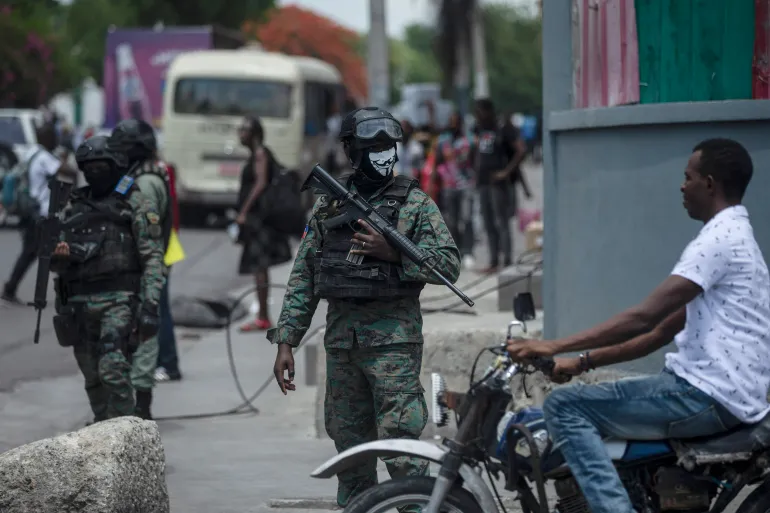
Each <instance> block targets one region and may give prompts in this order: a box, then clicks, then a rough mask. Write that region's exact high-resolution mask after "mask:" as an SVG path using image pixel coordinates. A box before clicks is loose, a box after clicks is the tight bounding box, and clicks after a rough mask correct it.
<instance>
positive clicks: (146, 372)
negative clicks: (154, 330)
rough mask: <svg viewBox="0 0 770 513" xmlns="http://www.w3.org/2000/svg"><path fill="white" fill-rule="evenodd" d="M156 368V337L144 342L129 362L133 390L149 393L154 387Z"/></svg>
mask: <svg viewBox="0 0 770 513" xmlns="http://www.w3.org/2000/svg"><path fill="white" fill-rule="evenodd" d="M157 366H158V337H157V336H155V337H152V338H150V339H147V340H145V341H144V342H142V343H141V344H139V347H138V348H137V349H136V351H135V352H134V355H133V358H132V361H131V384H133V386H134V389H135V390H141V391H145V392H146V391H149V390H152V387H153V386H154V385H155V369H156V368H157Z"/></svg>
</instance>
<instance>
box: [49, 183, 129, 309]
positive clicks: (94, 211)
mask: <svg viewBox="0 0 770 513" xmlns="http://www.w3.org/2000/svg"><path fill="white" fill-rule="evenodd" d="M135 190H137V189H136V187H135V186H133V185H132V186H131V188H130V189H129V190H128V191H126V194H121V193H119V192H115V191H113V192H112V193H110V194H109V196H107V197H106V198H103V199H99V200H94V199H92V198H89V194H88V188H87V187H84V188H82V189H79V190H77V191H75V192H74V193H73V194H72V199H71V203H70V208H69V209H68V210H67V212H65V215H66V217H65V219H64V221H63V222H62V226H61V229H62V231H63V232H64V234H65V241H66V242H67V243H68V244H69V247H70V258H69V262H70V264H69V266H68V267H67V269H66V271H65V272H63V273H61V274H60V276H59V281H60V286H61V287H62V292H63V293H64V294H65V296H66V297H72V296H78V295H88V294H98V293H102V292H117V291H127V292H136V293H138V292H139V290H140V279H141V273H142V266H141V262H140V260H139V254H138V252H137V249H136V242H135V240H134V234H133V230H132V222H133V208H132V206H131V204H130V203H129V202H128V198H129V197H130V195H131V194H132V193H133V192H134V191H135Z"/></svg>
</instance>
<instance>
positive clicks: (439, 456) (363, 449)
mask: <svg viewBox="0 0 770 513" xmlns="http://www.w3.org/2000/svg"><path fill="white" fill-rule="evenodd" d="M445 455H446V450H445V449H443V448H441V447H439V446H437V445H435V444H432V443H429V442H422V441H420V440H403V439H401V440H377V441H375V442H368V443H365V444H361V445H357V446H355V447H353V448H351V449H348V450H347V451H344V452H342V453H340V454H338V455H337V456H334V457H333V458H331V459H330V460H329V461H327V462H326V463H324V464H323V465H321V466H320V467H318V468H317V469H315V470H314V471H313V473H312V474H310V475H311V476H312V477H315V478H318V479H329V478H330V477H334V476H336V475H337V474H339V473H340V472H342V471H343V470H347V469H349V468H352V467H355V466H358V465H360V464H361V463H363V462H365V461H371V459H372V458H381V457H395V456H408V457H410V458H419V459H423V460H428V461H432V462H434V463H439V464H440V463H441V462H442V461H443V460H444V456H445ZM460 477H462V479H463V482H464V484H465V487H466V488H467V489H468V491H470V492H471V493H472V494H473V496H474V497H475V498H476V501H477V502H478V503H479V505H480V506H481V509H482V511H484V512H485V513H498V512H499V509H498V508H497V503H496V502H495V498H494V496H493V495H492V492H490V491H489V487H488V486H487V484H486V483H485V482H484V479H483V478H482V477H481V476H480V475H479V474H478V473H476V472H475V471H474V470H473V469H472V468H471V467H470V466H469V465H468V464H466V463H463V464H462V466H461V467H460Z"/></svg>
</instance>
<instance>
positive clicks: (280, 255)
mask: <svg viewBox="0 0 770 513" xmlns="http://www.w3.org/2000/svg"><path fill="white" fill-rule="evenodd" d="M238 132H239V135H240V139H241V144H243V145H244V146H246V148H248V149H249V153H250V155H249V159H248V160H247V161H246V163H245V164H244V166H243V170H242V171H241V187H240V192H239V194H238V209H239V214H238V217H237V218H236V220H235V222H236V223H238V226H239V227H240V235H239V243H241V244H243V253H242V254H241V262H240V267H239V269H238V272H239V274H241V275H253V276H255V277H256V284H257V302H258V303H259V313H258V314H257V318H256V319H255V320H254V321H251V322H248V323H246V324H244V325H242V326H241V328H240V330H241V331H242V332H246V331H262V330H267V329H268V328H270V327H271V326H272V324H271V323H270V317H269V315H268V313H269V312H268V297H269V294H270V289H269V284H270V281H269V276H268V269H269V268H270V267H272V266H275V265H280V264H283V263H285V262H288V261H289V260H291V249H290V247H289V239H288V236H286V235H285V234H282V233H279V232H277V231H276V230H274V229H272V228H270V227H269V226H267V225H265V224H264V223H263V219H262V215H261V212H260V201H259V200H260V197H261V196H262V194H265V193H267V194H269V190H268V185H269V184H270V182H271V180H272V179H273V173H274V172H275V169H274V168H275V158H274V157H273V154H272V152H271V151H270V149H269V148H268V147H267V146H265V145H264V140H263V139H264V131H263V129H262V123H261V122H260V121H259V118H257V117H255V116H247V117H246V118H245V119H244V122H243V125H242V126H241V127H240V128H239V129H238Z"/></svg>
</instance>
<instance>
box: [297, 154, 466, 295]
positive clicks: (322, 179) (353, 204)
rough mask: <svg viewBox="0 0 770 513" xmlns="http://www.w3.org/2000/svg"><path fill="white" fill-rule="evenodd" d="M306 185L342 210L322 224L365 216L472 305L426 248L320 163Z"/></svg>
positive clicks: (303, 187)
mask: <svg viewBox="0 0 770 513" xmlns="http://www.w3.org/2000/svg"><path fill="white" fill-rule="evenodd" d="M308 188H313V189H316V190H317V191H319V192H322V193H323V194H326V195H327V196H328V197H329V199H330V200H337V201H338V202H339V204H340V206H341V209H342V210H343V211H344V212H343V213H342V214H340V215H338V216H336V217H333V218H331V219H329V220H328V223H329V224H325V226H326V227H327V228H328V227H331V226H339V225H341V224H346V223H349V222H355V221H356V220H358V219H363V220H365V221H366V222H367V223H369V225H370V226H371V227H372V228H373V229H374V230H375V231H376V232H377V233H379V234H381V235H382V236H383V237H385V240H387V241H388V243H390V244H391V245H392V246H393V247H394V248H395V249H397V250H398V251H400V252H401V253H403V254H404V255H406V256H407V257H408V258H409V259H410V260H411V261H412V262H414V263H415V264H417V265H418V266H420V267H423V268H425V269H427V270H428V271H429V272H430V273H431V274H433V276H435V277H436V278H438V279H439V280H440V281H441V282H442V283H443V284H444V285H446V286H447V287H449V289H450V290H451V291H452V292H454V293H455V294H457V296H458V297H459V298H460V299H462V300H463V302H464V303H465V304H466V305H468V306H473V305H474V303H473V300H472V299H471V298H469V297H468V296H466V295H465V294H463V292H462V291H461V290H460V289H458V288H457V287H455V286H454V285H453V284H452V282H450V281H449V280H448V279H447V278H446V276H444V275H443V274H441V273H440V272H439V271H438V270H436V268H435V266H436V263H437V262H434V261H432V258H431V256H430V255H429V254H428V252H426V251H425V250H423V249H422V248H420V247H418V246H417V245H416V244H415V243H414V242H412V241H411V240H409V238H407V237H406V236H405V235H403V234H402V233H400V232H399V231H398V230H397V229H396V227H394V226H393V225H391V224H390V223H389V222H388V221H387V220H386V219H385V218H384V217H382V216H381V215H380V214H379V213H378V212H377V211H376V210H375V209H374V207H372V206H371V205H370V204H369V203H368V202H367V201H366V200H365V199H364V198H362V197H361V196H360V195H359V194H357V193H355V192H352V191H349V190H348V189H347V188H345V186H344V185H342V184H341V183H340V182H338V181H337V180H335V179H334V178H333V177H332V176H331V175H330V174H329V173H327V172H326V171H324V169H323V168H322V167H321V166H319V165H316V166H315V167H314V168H313V170H312V171H311V172H310V176H308V177H307V180H305V183H304V184H303V185H302V189H301V190H303V191H304V190H307V189H308Z"/></svg>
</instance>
